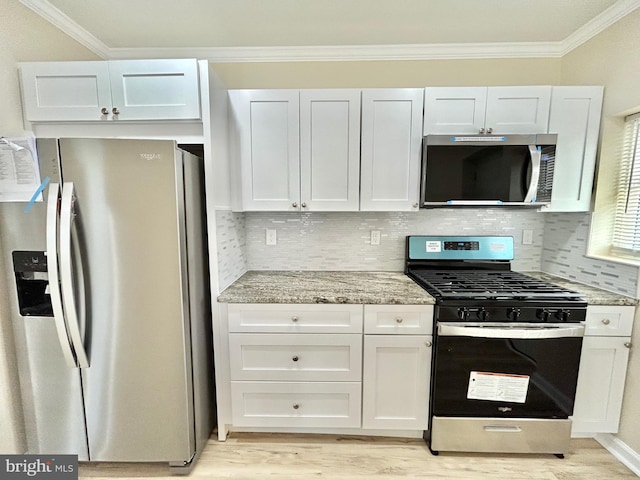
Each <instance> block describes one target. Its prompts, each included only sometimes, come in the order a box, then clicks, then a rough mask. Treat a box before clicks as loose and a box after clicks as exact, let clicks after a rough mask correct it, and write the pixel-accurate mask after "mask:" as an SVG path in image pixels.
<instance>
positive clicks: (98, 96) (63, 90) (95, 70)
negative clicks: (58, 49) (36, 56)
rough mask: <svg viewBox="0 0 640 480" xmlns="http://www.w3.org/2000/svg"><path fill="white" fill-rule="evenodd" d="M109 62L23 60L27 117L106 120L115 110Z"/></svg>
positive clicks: (24, 100)
mask: <svg viewBox="0 0 640 480" xmlns="http://www.w3.org/2000/svg"><path fill="white" fill-rule="evenodd" d="M107 65H108V64H107V62H35V63H22V64H20V75H21V82H22V96H23V104H24V115H25V119H26V120H27V121H29V122H41V121H61V122H71V121H92V120H106V119H107V118H108V116H107V115H103V114H102V112H101V110H102V109H103V108H104V109H106V110H107V111H109V112H110V111H111V91H110V88H109V67H108V66H107Z"/></svg>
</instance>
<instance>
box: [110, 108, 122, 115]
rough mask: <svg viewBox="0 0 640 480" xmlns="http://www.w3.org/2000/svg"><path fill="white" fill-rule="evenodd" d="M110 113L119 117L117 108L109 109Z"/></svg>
mask: <svg viewBox="0 0 640 480" xmlns="http://www.w3.org/2000/svg"><path fill="white" fill-rule="evenodd" d="M111 113H113V114H114V115H120V110H118V108H117V107H113V108H112V109H111Z"/></svg>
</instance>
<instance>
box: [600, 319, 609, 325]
mask: <svg viewBox="0 0 640 480" xmlns="http://www.w3.org/2000/svg"><path fill="white" fill-rule="evenodd" d="M602 323H603V324H605V325H609V324H610V323H611V320H609V319H608V318H603V319H602Z"/></svg>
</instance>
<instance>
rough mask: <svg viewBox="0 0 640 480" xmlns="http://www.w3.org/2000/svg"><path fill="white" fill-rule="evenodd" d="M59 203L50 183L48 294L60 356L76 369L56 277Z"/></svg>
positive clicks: (55, 186) (55, 188)
mask: <svg viewBox="0 0 640 480" xmlns="http://www.w3.org/2000/svg"><path fill="white" fill-rule="evenodd" d="M59 201H60V185H59V184H57V183H52V184H50V185H49V196H48V198H47V223H46V242H47V277H48V278H49V293H50V295H51V306H52V307H53V319H54V321H55V326H56V333H57V334H58V342H59V343H60V348H61V349H62V356H63V357H64V360H65V363H66V364H67V366H68V367H69V368H76V367H77V366H78V365H77V363H76V359H75V357H74V356H73V349H72V348H71V341H70V340H69V334H68V332H67V324H66V322H65V318H64V310H63V308H62V294H61V292H60V277H59V276H58V222H59V217H60V215H59V214H58V208H59V205H60V203H59Z"/></svg>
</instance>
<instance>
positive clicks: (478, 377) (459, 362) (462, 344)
mask: <svg viewBox="0 0 640 480" xmlns="http://www.w3.org/2000/svg"><path fill="white" fill-rule="evenodd" d="M436 343H437V345H436V352H435V361H434V382H433V391H432V413H433V415H437V416H449V417H505V418H509V417H524V418H567V417H569V416H570V415H572V413H573V403H574V399H575V393H576V383H577V380H578V367H579V364H580V350H581V348H582V338H581V337H569V338H552V339H503V338H499V339H495V338H475V337H463V336H452V337H449V336H438V337H437V339H436ZM491 374H494V375H491ZM475 382H482V384H481V385H480V386H479V388H476V386H477V385H478V384H477V383H475ZM470 383H471V387H470Z"/></svg>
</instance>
